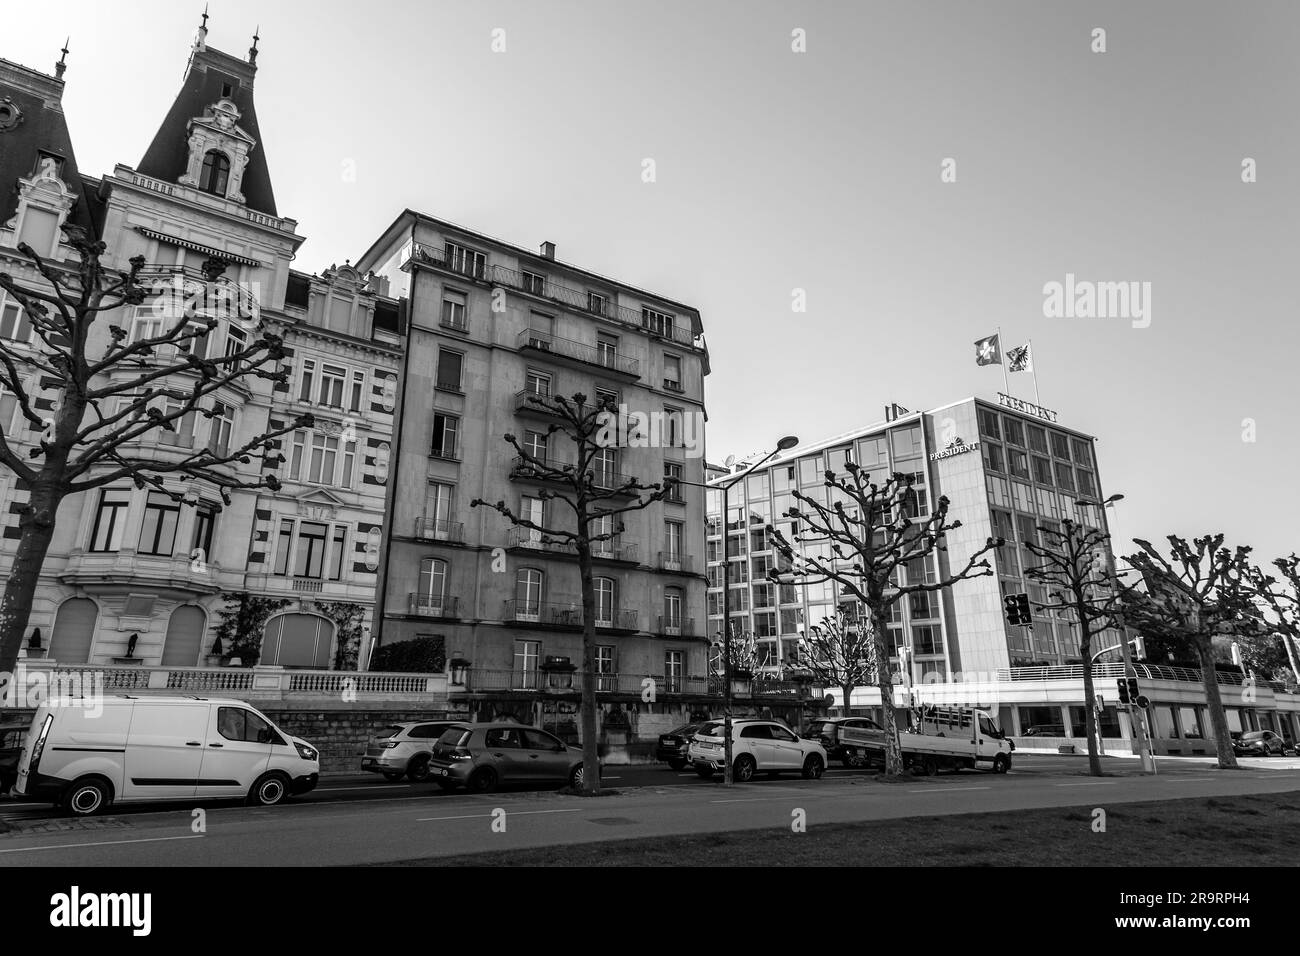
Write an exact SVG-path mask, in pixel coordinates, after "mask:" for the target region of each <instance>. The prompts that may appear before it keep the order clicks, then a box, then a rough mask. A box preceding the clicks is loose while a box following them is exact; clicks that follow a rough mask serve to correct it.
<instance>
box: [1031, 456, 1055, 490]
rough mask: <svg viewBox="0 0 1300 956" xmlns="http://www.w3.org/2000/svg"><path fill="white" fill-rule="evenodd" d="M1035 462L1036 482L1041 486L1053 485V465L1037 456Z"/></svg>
mask: <svg viewBox="0 0 1300 956" xmlns="http://www.w3.org/2000/svg"><path fill="white" fill-rule="evenodd" d="M1033 461H1034V481H1036V482H1038V483H1039V484H1040V485H1050V484H1051V483H1052V463H1051V462H1050V461H1048V460H1047V459H1046V458H1039V457H1038V456H1037V455H1035V456H1034V458H1033Z"/></svg>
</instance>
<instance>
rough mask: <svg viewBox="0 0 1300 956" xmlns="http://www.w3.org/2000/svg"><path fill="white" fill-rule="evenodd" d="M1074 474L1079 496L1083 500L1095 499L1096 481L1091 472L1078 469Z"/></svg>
mask: <svg viewBox="0 0 1300 956" xmlns="http://www.w3.org/2000/svg"><path fill="white" fill-rule="evenodd" d="M1074 474H1075V476H1076V477H1077V478H1078V479H1079V494H1081V495H1083V496H1084V497H1085V498H1096V497H1097V479H1096V478H1094V477H1093V475H1092V472H1090V471H1083V470H1082V469H1079V470H1076V471H1075V473H1074Z"/></svg>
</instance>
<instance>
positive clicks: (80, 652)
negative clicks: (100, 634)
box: [49, 598, 99, 664]
mask: <svg viewBox="0 0 1300 956" xmlns="http://www.w3.org/2000/svg"><path fill="white" fill-rule="evenodd" d="M98 618H99V605H98V604H96V603H95V602H94V601H92V600H90V598H69V599H68V600H66V601H64V602H63V603H62V604H61V605H59V613H58V614H56V615H55V617H54V632H53V634H52V635H51V637H50V651H49V654H50V658H51V659H53V660H54V661H55V662H57V663H59V664H85V663H86V662H87V661H89V660H90V645H91V643H92V642H93V641H94V639H95V621H96V620H97V619H98Z"/></svg>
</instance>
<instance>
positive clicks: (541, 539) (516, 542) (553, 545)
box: [506, 528, 573, 554]
mask: <svg viewBox="0 0 1300 956" xmlns="http://www.w3.org/2000/svg"><path fill="white" fill-rule="evenodd" d="M506 547H507V548H527V549H528V550H529V551H553V552H555V553H557V554H572V553H573V549H572V548H571V547H570V546H569V542H568V541H566V540H565V539H563V538H556V537H552V536H550V535H545V534H542V532H540V531H534V530H533V529H532V528H511V529H510V531H509V532H508V533H507V534H506Z"/></svg>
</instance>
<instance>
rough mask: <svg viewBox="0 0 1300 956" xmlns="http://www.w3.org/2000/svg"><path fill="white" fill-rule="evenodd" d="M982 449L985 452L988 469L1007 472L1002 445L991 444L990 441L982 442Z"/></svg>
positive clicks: (985, 462)
mask: <svg viewBox="0 0 1300 956" xmlns="http://www.w3.org/2000/svg"><path fill="white" fill-rule="evenodd" d="M980 450H981V451H982V452H983V453H984V467H985V468H986V469H987V470H989V471H995V472H998V473H999V474H1002V473H1005V472H1006V470H1007V469H1006V465H1005V464H1004V463H1003V461H1002V446H1001V445H990V444H989V443H988V442H981V443H980Z"/></svg>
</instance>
